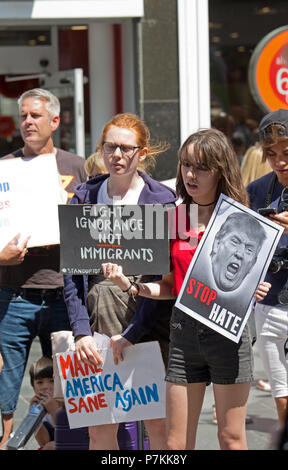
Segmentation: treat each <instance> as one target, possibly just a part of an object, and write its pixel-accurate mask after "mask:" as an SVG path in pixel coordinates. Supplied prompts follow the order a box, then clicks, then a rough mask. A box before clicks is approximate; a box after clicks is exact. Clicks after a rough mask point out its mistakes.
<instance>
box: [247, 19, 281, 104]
mask: <svg viewBox="0 0 288 470" xmlns="http://www.w3.org/2000/svg"><path fill="white" fill-rule="evenodd" d="M249 84H250V88H251V92H252V95H253V97H254V99H255V101H256V102H257V103H258V104H259V106H260V107H261V108H262V109H263V110H264V111H265V112H267V111H269V112H270V111H275V110H276V109H279V108H284V109H288V26H283V27H281V28H277V29H275V30H274V31H272V32H271V33H269V34H268V35H267V36H265V37H264V38H263V39H262V40H261V41H260V42H259V44H258V45H257V46H256V48H255V50H254V52H253V54H252V56H251V60H250V64H249Z"/></svg>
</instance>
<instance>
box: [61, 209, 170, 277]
mask: <svg viewBox="0 0 288 470" xmlns="http://www.w3.org/2000/svg"><path fill="white" fill-rule="evenodd" d="M59 223H60V242H61V247H60V268H61V272H62V273H63V274H98V273H99V272H100V269H101V264H102V263H116V264H119V265H121V266H122V267H123V271H124V273H125V274H127V275H134V274H167V273H168V272H169V271H170V266H169V241H168V214H167V211H166V209H165V206H163V205H161V204H156V205H150V204H147V205H131V206H129V205H127V206H120V205H107V206H106V205H102V204H94V205H91V204H90V205H89V204H84V205H74V204H72V205H60V206H59Z"/></svg>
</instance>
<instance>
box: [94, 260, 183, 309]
mask: <svg viewBox="0 0 288 470" xmlns="http://www.w3.org/2000/svg"><path fill="white" fill-rule="evenodd" d="M101 267H102V271H103V275H104V277H105V278H106V279H109V280H110V281H112V282H113V283H114V284H115V285H116V286H118V287H120V289H121V290H123V291H125V290H128V289H129V287H130V286H131V282H130V280H129V279H128V277H127V276H125V274H123V270H122V266H120V265H118V264H113V263H104V264H102V266H101ZM172 285H173V273H172V272H171V273H169V274H165V275H163V276H162V279H161V281H155V282H145V283H137V286H138V289H139V292H138V289H137V287H136V286H131V289H129V293H130V294H131V295H140V296H141V297H147V298H148V299H156V300H169V299H173V298H175V296H173V294H172Z"/></svg>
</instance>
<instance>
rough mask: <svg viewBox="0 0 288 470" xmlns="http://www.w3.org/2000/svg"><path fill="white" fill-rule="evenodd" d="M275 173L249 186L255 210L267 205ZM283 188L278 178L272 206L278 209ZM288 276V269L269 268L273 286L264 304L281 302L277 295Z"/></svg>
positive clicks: (287, 242)
mask: <svg viewBox="0 0 288 470" xmlns="http://www.w3.org/2000/svg"><path fill="white" fill-rule="evenodd" d="M273 175H274V173H273V172H272V173H268V174H267V175H265V176H262V177H261V178H258V179H257V180H256V181H253V182H252V183H250V184H249V185H248V186H247V191H248V194H249V197H250V207H251V209H253V210H254V211H257V210H258V209H260V208H262V207H265V203H266V197H267V193H268V188H269V185H270V182H271V178H272V177H273ZM282 190H283V186H282V184H280V183H279V181H278V179H277V178H276V181H275V185H274V188H273V191H272V194H271V203H270V206H271V207H275V208H276V209H277V207H278V204H279V199H280V196H281V192H282ZM284 246H285V247H288V235H286V234H283V235H282V236H281V238H280V240H279V243H278V246H277V248H280V247H284ZM276 252H277V249H276ZM287 278H288V271H287V270H286V269H283V270H280V271H279V272H278V273H272V272H270V271H269V270H268V272H267V274H266V277H265V281H266V282H270V284H271V285H272V287H271V289H270V291H269V293H268V294H267V296H266V297H265V299H264V301H263V302H262V303H263V304H266V305H277V304H278V303H279V302H278V298H277V296H278V294H279V292H280V291H281V290H282V289H283V287H284V286H285V283H286V281H287Z"/></svg>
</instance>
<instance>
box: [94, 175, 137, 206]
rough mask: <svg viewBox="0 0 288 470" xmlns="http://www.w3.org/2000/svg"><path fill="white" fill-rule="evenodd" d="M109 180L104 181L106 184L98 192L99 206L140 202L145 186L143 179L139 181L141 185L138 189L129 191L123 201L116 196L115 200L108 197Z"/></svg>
mask: <svg viewBox="0 0 288 470" xmlns="http://www.w3.org/2000/svg"><path fill="white" fill-rule="evenodd" d="M108 179H109V178H107V179H106V180H104V182H103V183H102V184H101V186H100V188H99V192H98V197H97V204H107V205H111V204H118V205H120V204H138V200H139V197H140V194H141V191H142V189H143V188H144V186H145V183H144V180H143V178H141V179H140V180H139V185H138V186H137V188H136V189H128V191H127V193H126V194H125V196H124V197H123V199H120V198H117V197H115V196H114V198H110V197H109V196H108V192H107V184H108Z"/></svg>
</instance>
